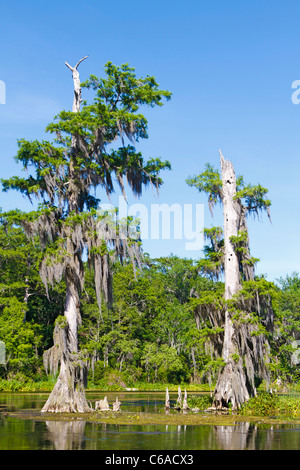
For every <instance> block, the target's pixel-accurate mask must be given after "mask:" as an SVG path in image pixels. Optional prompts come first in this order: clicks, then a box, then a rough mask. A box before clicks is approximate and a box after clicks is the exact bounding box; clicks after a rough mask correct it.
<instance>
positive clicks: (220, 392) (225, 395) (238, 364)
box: [214, 154, 255, 409]
mask: <svg viewBox="0 0 300 470" xmlns="http://www.w3.org/2000/svg"><path fill="white" fill-rule="evenodd" d="M221 170H222V203H223V215H224V272H225V302H226V301H228V300H230V299H231V298H232V297H233V296H234V295H235V294H236V293H237V292H238V291H239V289H240V287H241V278H240V269H239V260H238V255H237V253H236V252H235V250H234V247H233V244H232V242H231V240H230V237H232V236H235V237H236V236H237V234H238V230H239V228H240V226H241V216H242V206H241V203H240V201H239V200H237V199H234V196H235V194H236V177H235V172H234V168H233V166H232V164H231V163H230V162H229V161H228V160H225V159H224V157H223V155H222V154H221ZM222 356H223V359H224V361H225V363H226V364H225V366H224V367H223V369H222V370H221V372H220V374H219V378H218V381H217V385H216V388H215V391H214V403H215V406H216V407H217V408H222V407H227V406H228V405H229V403H231V405H232V409H238V408H239V407H240V405H241V404H242V403H244V402H245V401H247V400H248V399H249V398H250V396H251V395H253V394H254V393H255V390H253V389H252V388H253V387H252V386H251V385H250V384H249V381H248V380H247V375H246V372H245V370H244V367H243V357H240V351H239V345H238V340H237V337H236V331H235V327H234V324H233V321H232V319H231V314H230V312H229V310H228V308H226V310H225V327H224V344H223V352H222Z"/></svg>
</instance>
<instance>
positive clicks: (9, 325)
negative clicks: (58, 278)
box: [0, 221, 300, 387]
mask: <svg viewBox="0 0 300 470" xmlns="http://www.w3.org/2000/svg"><path fill="white" fill-rule="evenodd" d="M207 250H208V249H207ZM42 256H43V253H42V250H41V249H40V248H39V244H38V242H37V243H36V244H34V243H31V242H29V241H28V239H27V238H26V236H25V234H24V232H23V230H22V229H21V228H19V227H15V226H13V225H10V224H6V223H5V221H3V223H2V225H1V227H0V272H1V280H0V340H1V341H3V342H4V343H5V347H6V363H5V364H2V365H0V378H1V379H5V380H8V381H13V380H18V381H21V382H26V381H43V380H45V379H47V377H49V376H51V373H52V374H53V373H55V370H58V368H59V364H49V363H47V361H45V360H44V361H43V356H44V353H45V351H47V350H49V348H51V347H52V346H53V333H54V328H55V323H57V322H60V321H62V318H63V314H64V299H65V286H64V282H63V281H62V282H59V283H55V284H54V285H53V286H49V287H48V292H47V290H46V288H45V286H44V284H43V283H42V281H41V278H40V275H39V269H38V266H39V264H40V261H41V259H42ZM204 265H205V260H204V259H200V260H192V259H182V258H179V257H176V256H169V257H165V258H160V259H151V258H150V257H149V256H147V255H145V257H144V261H143V264H142V267H141V268H137V267H135V269H133V266H132V264H131V262H129V261H125V262H124V263H123V265H121V264H120V263H116V264H115V265H113V266H111V269H112V273H113V302H112V305H110V306H108V305H107V304H106V302H104V300H103V301H102V303H101V306H100V308H99V302H98V301H97V297H96V292H95V285H94V281H93V280H94V275H93V273H92V272H91V269H92V268H89V266H85V268H86V272H87V274H86V282H85V287H84V290H83V291H82V293H81V317H82V322H81V325H80V329H79V343H80V349H81V351H83V352H84V355H85V358H86V360H87V362H88V365H89V385H95V386H97V385H98V386H103V385H105V384H106V385H119V386H127V387H130V386H133V385H134V384H136V383H141V382H144V383H149V384H150V383H158V382H164V383H166V382H167V383H174V384H178V383H189V382H190V383H195V384H199V383H202V384H204V383H208V384H213V383H214V382H215V381H216V378H217V374H218V371H219V369H220V367H221V366H222V364H223V361H222V344H223V334H224V331H223V326H224V300H223V293H224V292H223V291H224V284H223V282H221V281H220V280H219V281H217V280H216V279H214V278H212V277H211V276H210V275H207V274H205V269H203V267H204ZM241 296H242V298H243V302H244V303H245V302H247V301H248V300H249V299H254V300H255V302H258V306H259V308H258V311H259V312H260V318H257V309H256V312H255V313H253V314H252V315H251V314H250V313H249V312H248V311H247V318H245V316H243V315H241V310H242V308H241V303H240V302H239V303H238V305H239V309H237V308H236V307H235V308H236V311H235V319H236V320H237V321H247V322H257V324H259V330H258V331H257V333H256V334H260V333H263V334H264V335H266V337H267V338H268V342H269V344H270V351H269V354H268V357H264V358H261V360H262V361H265V362H266V363H267V365H268V370H269V373H270V381H271V382H272V383H275V382H276V383H277V384H278V383H279V382H278V380H279V381H281V382H282V383H287V382H292V381H293V382H298V381H299V367H298V362H300V354H299V355H298V351H297V347H298V344H297V340H298V338H300V319H299V312H300V277H299V274H297V273H293V274H292V275H290V276H288V275H287V276H286V277H285V278H282V279H279V280H278V282H276V283H271V282H268V281H267V280H266V279H264V278H263V277H260V278H255V280H254V281H248V282H243V288H242V289H241V293H240V298H241ZM270 311H271V314H272V322H270V321H269V319H268V315H270V313H269V312H270ZM270 325H271V327H270ZM48 362H49V361H48ZM50 365H51V366H52V368H50ZM53 370H54V372H53ZM257 385H259V383H257Z"/></svg>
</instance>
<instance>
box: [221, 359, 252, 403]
mask: <svg viewBox="0 0 300 470" xmlns="http://www.w3.org/2000/svg"><path fill="white" fill-rule="evenodd" d="M255 394H256V393H255V389H253V388H252V387H251V386H250V384H249V381H248V380H247V376H246V373H245V370H244V368H243V365H242V361H241V360H239V361H238V362H237V363H235V362H234V361H229V362H227V364H226V365H225V366H224V368H223V370H222V371H221V373H220V375H219V378H218V382H217V385H216V388H215V391H214V403H213V407H215V408H216V410H224V409H226V408H227V409H228V408H229V406H230V405H231V409H232V410H238V409H239V408H240V407H241V405H242V404H243V403H245V402H246V401H248V400H249V398H250V397H252V396H255Z"/></svg>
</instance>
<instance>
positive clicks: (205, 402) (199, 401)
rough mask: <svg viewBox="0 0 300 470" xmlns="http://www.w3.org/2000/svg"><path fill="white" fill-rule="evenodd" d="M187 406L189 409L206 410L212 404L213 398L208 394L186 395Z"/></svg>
mask: <svg viewBox="0 0 300 470" xmlns="http://www.w3.org/2000/svg"><path fill="white" fill-rule="evenodd" d="M187 402H188V406H189V408H190V409H192V408H197V409H198V410H206V409H207V408H209V407H210V406H212V404H213V399H212V397H211V396H210V395H208V394H205V395H188V398H187Z"/></svg>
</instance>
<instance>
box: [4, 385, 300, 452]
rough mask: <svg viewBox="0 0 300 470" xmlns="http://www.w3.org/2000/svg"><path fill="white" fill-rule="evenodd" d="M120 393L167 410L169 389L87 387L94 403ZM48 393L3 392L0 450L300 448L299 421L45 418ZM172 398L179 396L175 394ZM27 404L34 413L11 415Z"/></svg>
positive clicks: (126, 400) (143, 408)
mask: <svg viewBox="0 0 300 470" xmlns="http://www.w3.org/2000/svg"><path fill="white" fill-rule="evenodd" d="M104 395H106V396H107V398H108V401H109V403H110V404H111V403H113V401H115V398H116V396H117V397H118V399H119V400H120V401H121V402H122V410H124V411H126V410H127V411H140V412H153V413H158V412H162V410H163V407H164V394H163V393H154V392H152V393H151V392H150V393H141V392H128V393H123V392H122V393H120V392H117V393H101V394H99V393H94V392H93V393H91V392H88V393H87V397H88V400H90V401H91V403H94V402H95V401H96V400H99V399H101V398H103V397H104ZM47 396H48V394H42V393H11V394H8V393H0V411H1V410H2V413H0V450H29V449H30V450H105V451H107V450H110V451H117V450H127V451H128V450H168V451H172V450H176V451H178V450H182V451H184V450H299V449H300V427H299V424H298V425H296V424H295V425H293V424H288V425H273V426H271V425H256V424H253V423H240V424H238V425H236V426H211V425H199V426H175V425H171V426H170V425H169V426H166V425H115V424H102V423H89V422H86V421H84V420H76V421H68V422H61V421H47V420H45V421H39V420H36V419H34V414H35V413H36V414H39V411H40V409H41V407H42V406H43V404H44V403H45V401H46V399H47ZM170 398H171V400H172V398H174V400H175V399H176V396H174V397H172V395H171V397H170ZM5 410H7V411H11V412H12V411H18V410H22V412H24V413H28V415H30V418H29V419H21V418H18V417H11V416H8V415H7V416H5V413H3V411H4V412H5Z"/></svg>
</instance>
